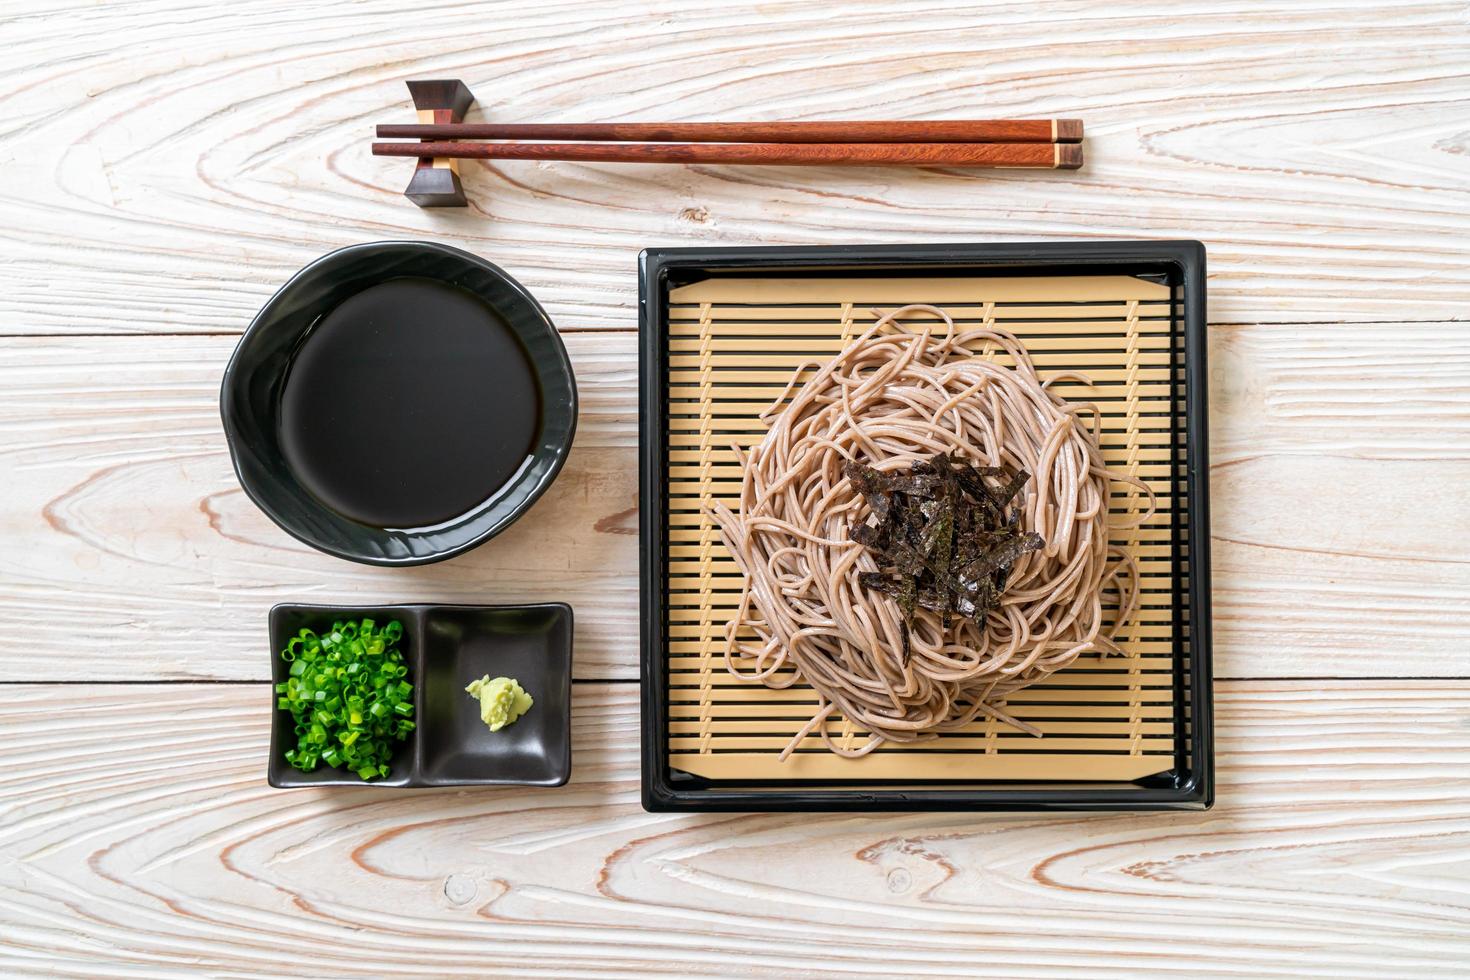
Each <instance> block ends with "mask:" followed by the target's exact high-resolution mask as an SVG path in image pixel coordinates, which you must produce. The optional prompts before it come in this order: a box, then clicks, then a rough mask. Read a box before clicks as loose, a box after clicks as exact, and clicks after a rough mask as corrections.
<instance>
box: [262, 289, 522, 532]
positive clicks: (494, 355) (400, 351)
mask: <svg viewBox="0 0 1470 980" xmlns="http://www.w3.org/2000/svg"><path fill="white" fill-rule="evenodd" d="M540 427H541V394H540V391H539V390H538V388H537V385H536V375H535V372H534V371H533V370H532V367H531V363H530V360H529V359H528V357H527V355H526V351H525V348H524V347H523V346H522V345H521V342H520V341H519V340H518V339H517V337H516V335H515V333H514V332H513V331H512V330H511V329H510V328H509V326H508V325H507V324H506V323H505V321H504V320H503V319H501V318H500V317H499V316H498V315H497V314H496V312H495V311H494V310H492V309H491V308H490V307H489V306H487V305H486V304H485V303H484V302H483V301H482V300H481V299H480V298H479V297H477V296H475V295H473V294H472V293H469V292H467V291H465V290H463V289H459V288H457V287H455V286H452V285H449V284H447V283H443V282H437V281H435V280H432V279H425V278H421V277H411V276H405V277H402V278H398V279H390V280H388V281H387V282H384V283H381V284H380V285H376V286H372V287H370V288H368V289H364V290H363V291H362V292H359V293H357V294H355V295H353V296H350V297H348V298H347V299H346V300H344V301H343V302H342V303H341V304H340V305H338V306H337V307H336V308H335V309H333V310H331V312H329V313H327V314H326V315H325V316H324V317H322V318H321V320H320V321H319V322H318V323H317V324H316V325H314V326H313V327H312V329H311V330H310V332H309V333H308V334H307V335H306V338H305V340H304V341H303V342H302V345H301V347H300V349H299V350H298V351H297V352H296V354H295V356H294V357H293V358H292V359H291V364H290V368H289V369H288V371H287V374H286V379H285V385H284V388H283V390H282V393H281V409H280V439H281V449H282V452H283V453H284V455H285V458H286V462H287V464H288V465H289V466H290V467H291V468H292V470H294V471H295V473H296V476H297V478H298V479H299V480H300V481H301V483H302V485H304V486H305V487H306V489H307V490H308V491H310V492H311V493H312V494H313V495H314V496H315V497H317V498H318V499H319V500H320V501H321V502H322V503H323V504H325V505H326V506H327V507H329V508H331V509H332V510H335V511H336V512H337V513H339V514H342V515H343V516H345V517H348V518H351V519H352V520H354V521H359V522H361V523H363V524H369V525H372V526H375V527H393V528H415V527H428V526H432V525H436V524H441V523H443V522H445V521H448V520H450V519H452V518H454V517H456V516H458V515H460V514H463V513H465V512H467V511H469V510H471V509H472V508H474V507H475V506H477V505H479V504H481V503H482V502H484V501H485V500H486V499H488V498H489V497H490V496H491V495H493V494H494V493H495V491H497V490H499V489H500V488H501V487H504V486H506V485H508V484H509V483H510V482H511V481H512V478H513V477H515V475H516V474H517V473H518V472H519V471H520V470H521V469H523V468H524V467H525V466H526V465H527V463H528V461H529V460H530V458H531V453H532V450H533V448H534V447H535V444H536V440H537V437H538V434H539V431H540Z"/></svg>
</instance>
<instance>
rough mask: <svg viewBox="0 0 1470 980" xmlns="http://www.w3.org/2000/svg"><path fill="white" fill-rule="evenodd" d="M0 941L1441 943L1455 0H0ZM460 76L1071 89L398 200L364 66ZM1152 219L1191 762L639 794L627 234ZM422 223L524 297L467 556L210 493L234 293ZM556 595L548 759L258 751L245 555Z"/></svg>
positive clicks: (1465, 747) (463, 960)
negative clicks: (297, 762)
mask: <svg viewBox="0 0 1470 980" xmlns="http://www.w3.org/2000/svg"><path fill="white" fill-rule="evenodd" d="M0 48H3V51H4V56H3V59H0V79H3V81H4V85H3V87H0V178H3V179H0V199H3V205H0V272H3V280H4V288H3V290H0V335H3V336H0V347H3V354H0V638H3V639H0V682H3V683H0V718H3V726H4V727H3V729H0V736H3V737H0V973H3V974H5V975H16V974H24V973H36V974H74V975H79V976H128V977H133V976H175V975H179V976H182V975H195V974H199V973H204V974H212V975H220V976H244V975H256V974H262V973H286V974H291V973H295V974H298V975H299V974H303V973H305V974H310V975H315V976H339V975H342V976H345V975H349V974H354V973H372V974H375V975H394V976H408V975H429V976H447V975H485V974H488V973H494V972H496V971H497V969H500V968H503V969H507V970H508V969H510V968H511V967H514V968H515V969H516V972H518V973H523V974H525V975H548V976H550V975H555V976H599V977H602V976H619V977H643V976H648V975H652V974H672V975H681V976H687V975H692V974H719V975H741V976H787V975H791V974H802V973H810V974H828V973H832V974H844V975H853V976H858V975H868V976H895V975H914V976H941V975H944V976H962V977H963V976H974V975H978V974H983V973H992V974H1002V975H1026V976H1076V975H1085V976H1094V977H1101V976H1138V975H1140V974H1145V973H1160V974H1168V973H1190V974H1193V975H1216V974H1219V975H1226V974H1229V975H1242V976H1265V975H1276V974H1279V975H1287V976H1308V975H1331V976H1333V977H1382V976H1430V975H1440V976H1443V975H1453V974H1458V975H1462V976H1463V975H1470V858H1467V854H1470V850H1467V849H1470V493H1467V487H1470V334H1467V328H1466V324H1465V322H1464V321H1465V320H1466V319H1467V318H1470V248H1467V245H1470V236H1467V232H1470V5H1467V4H1466V3H1464V2H1425V3H1414V2H1408V3H1394V4H1388V3H1383V2H1381V0H1376V2H1371V3H1368V2H1363V3H1359V2H1349V0H1320V2H1315V3H1297V2H1290V3H1274V2H1269V0H1262V2H1258V3H1254V2H1241V3H1231V2H1225V0H1168V2H1164V0H1143V2H1140V3H1098V2H1093V3H1072V2H1035V0H1028V2H1009V3H996V4H975V3H971V2H963V3H960V2H955V3H946V2H941V0H913V2H908V0H882V2H844V3H836V4H834V3H832V2H830V0H800V2H789V3H766V4H757V5H750V6H745V5H740V4H733V3H718V2H710V3H707V4H695V3H689V2H686V0H670V2H667V3H659V4H656V5H653V4H651V5H647V6H645V5H643V4H640V3H636V2H632V0H620V2H610V0H604V2H600V3H599V2H595V0H534V2H533V0H507V2H503V3H495V4H480V5H473V4H458V3H443V4H436V3H433V2H415V3H409V2H407V0H365V2H357V3H348V2H341V3H336V4H331V3H297V2H290V0H231V2H229V3H221V4H213V5H203V4H195V3H189V2H183V0H150V2H113V3H106V4H93V3H85V2H82V0H47V2H31V0H27V2H21V0H11V2H9V3H4V4H0ZM454 76H458V77H461V78H463V79H465V80H466V81H467V82H468V83H469V84H470V86H471V87H472V88H473V89H474V91H475V93H476V95H477V96H478V97H479V100H480V103H479V106H478V108H477V109H476V110H475V113H473V114H472V116H471V118H472V119H478V118H485V119H498V120H507V121H540V120H547V121H555V120H564V121H576V120H592V121H602V120H609V121H610V120H671V119H740V118H756V119H819V118H841V117H847V118H864V117H869V118H871V117H891V118H958V117H965V116H1080V117H1082V118H1084V119H1085V120H1086V124H1087V135H1088V141H1087V153H1088V162H1087V167H1086V169H1085V170H1083V171H1081V172H1080V173H1039V174H1027V173H1016V172H1008V173H985V172H979V173H966V172H960V171H943V170H925V171H903V170H896V169H866V168H859V169H850V170H841V171H837V170H809V169H801V168H746V169H741V168H736V167H716V166H708V167H687V168H686V167H668V166H611V165H580V166H579V165H573V164H563V163H545V164H533V163H517V162H507V163H491V164H488V165H486V164H482V163H474V164H470V165H468V166H466V168H465V172H466V176H465V183H466V185H467V187H468V190H469V193H470V194H471V196H472V198H473V200H474V202H475V203H474V206H473V207H471V208H469V209H467V210H462V211H432V212H431V211H421V210H419V209H418V208H415V207H413V206H412V205H410V204H409V203H408V202H407V201H405V200H404V199H403V198H402V197H401V196H400V192H401V191H402V189H403V187H404V185H405V184H406V183H407V180H408V176H409V168H410V167H411V164H410V163H409V162H408V161H404V160H388V159H374V158H372V157H370V156H369V154H368V143H369V137H370V133H371V128H370V127H371V124H372V123H374V122H378V121H392V120H398V121H411V111H410V108H409V104H408V101H407V98H406V92H405V89H404V87H403V80H404V79H407V78H413V77H454ZM1129 237H1171V238H1172V237H1186V238H1198V239H1201V240H1203V241H1204V242H1205V243H1206V244H1207V246H1208V248H1209V263H1210V273H1211V280H1210V324H1211V326H1210V332H1211V337H1210V346H1211V349H1210V357H1211V359H1212V367H1211V377H1210V400H1211V406H1210V408H1211V423H1212V424H1211V430H1212V432H1211V436H1212V441H1213V445H1212V454H1211V459H1210V464H1211V467H1210V468H1211V481H1212V490H1213V494H1214V515H1215V516H1214V526H1213V529H1212V530H1213V539H1214V540H1213V547H1214V555H1215V560H1214V583H1215V587H1214V602H1215V612H1216V617H1217V618H1216V623H1217V627H1216V633H1215V642H1216V664H1217V675H1216V676H1217V681H1216V706H1217V711H1218V718H1219V721H1218V736H1219V755H1218V763H1219V802H1218V804H1217V806H1216V807H1215V809H1214V810H1213V811H1211V812H1209V813H1170V814H1158V815H1106V814H1103V815H1089V814H1077V815H1075V816H1070V817H1057V816H1019V817H1007V816H967V815H939V816H933V815H927V816H926V815H917V816H895V815H882V816H873V817H852V816H833V817H823V816H783V815H770V816H763V815H743V816H742V815H736V816H732V815H708V816H673V815H650V814H647V813H644V812H643V810H642V808H641V807H640V805H639V801H638V760H637V754H636V750H637V743H638V711H637V680H636V677H637V670H636V656H637V620H636V609H637V585H636V579H635V573H636V567H637V556H636V543H637V519H636V516H635V506H636V485H635V469H634V458H635V453H636V448H637V435H636V397H635V383H636V373H637V369H636V363H635V356H634V347H635V339H636V332H635V331H636V314H637V306H636V298H635V281H636V275H635V259H636V255H637V253H638V250H639V249H640V248H643V247H645V246H651V245H699V244H722V245H747V244H749V245H755V244H778V243H854V242H941V241H1004V240H1027V239H1030V240H1039V239H1074V240H1075V239H1107V238H1129ZM394 238H409V239H416V238H426V239H433V240H437V241H443V242H448V243H450V244H453V245H457V246H459V247H462V248H466V249H469V250H471V251H473V252H476V253H478V254H480V255H483V256H485V257H487V258H489V259H491V260H493V261H495V262H497V263H499V264H500V265H501V266H503V267H504V268H505V269H507V270H508V271H509V272H510V273H511V274H512V275H514V276H516V277H517V278H519V279H520V280H521V281H522V282H524V283H525V284H526V286H527V287H529V288H530V289H531V291H532V292H534V293H535V295H536V296H537V297H538V298H539V299H540V300H541V301H542V302H543V303H544V304H545V305H546V307H547V308H548V310H549V311H550V313H551V315H552V317H553V319H554V320H555V321H556V323H557V324H558V326H559V327H560V328H561V330H562V331H563V332H564V334H565V337H566V342H567V345H568V347H569V349H570V351H571V355H572V358H573V361H574V364H575V369H576V373H577V378H578V381H579V383H580V387H581V393H582V404H583V414H582V418H581V425H580V428H579V430H578V433H577V442H576V447H575V449H574V451H573V454H572V457H571V460H570V462H569V463H568V464H567V467H566V469H565V471H564V472H563V474H562V476H561V478H560V479H559V480H558V482H557V483H556V485H555V486H554V487H553V488H552V489H551V491H550V492H549V493H548V494H547V495H546V497H545V498H543V500H542V501H541V503H539V504H538V505H537V506H536V507H535V509H534V510H533V511H532V512H531V513H530V514H528V515H527V516H526V518H525V519H524V520H522V521H521V522H520V523H519V524H518V525H517V526H516V527H514V528H513V529H511V530H510V531H509V532H507V533H506V534H504V535H503V536H501V537H500V538H498V539H496V540H495V541H493V542H491V543H490V544H488V545H486V546H485V547H483V548H480V549H479V550H478V551H476V552H474V553H472V554H470V555H468V556H466V557H463V558H461V559H458V560H455V561H451V562H447V563H444V564H441V565H437V566H433V567H429V568H421V569H403V570H391V569H377V568H367V567H361V566H354V565H350V564H347V563H344V562H341V561H336V560H334V559H331V558H327V557H325V556H322V555H319V554H316V553H314V552H312V551H310V550H308V549H306V548H305V547H304V546H302V545H300V544H297V543H296V542H294V541H293V540H291V539H290V538H288V537H287V536H286V535H285V534H284V533H282V532H281V531H279V530H278V529H277V528H276V527H275V526H274V525H272V524H271V523H270V522H269V521H268V520H266V518H265V517H263V516H262V515H261V514H260V513H259V512H258V511H257V510H256V509H255V508H254V507H253V506H252V505H251V504H250V503H249V501H247V500H246V499H245V497H244V496H243V494H242V492H241V491H240V488H239V486H238V485H237V483H236V481H235V478H234V475H233V473H232V472H231V469H230V463H229V458H228V456H227V453H226V450H225V443H224V438H223V434H222V432H221V430H220V423H219V418H218V412H217V397H218V385H219V381H220V375H221V372H222V369H223V367H224V364H225V361H226V359H227V358H228V356H229V354H230V351H231V349H232V347H233V345H234V343H235V340H236V337H237V335H238V334H239V333H240V331H241V329H242V328H243V327H244V326H245V325H246V324H247V323H248V322H249V320H250V318H251V316H252V315H253V313H254V312H255V310H256V309H257V308H258V307H259V306H260V305H261V303H263V302H264V300H265V299H266V298H267V297H268V296H269V295H270V294H271V292H272V291H273V290H274V289H275V288H276V287H277V286H278V285H279V284H280V283H281V282H282V281H284V280H285V279H286V278H287V277H288V276H289V275H290V274H291V273H292V272H293V271H294V270H295V269H297V268H298V267H299V266H301V265H303V264H304V263H306V262H308V261H310V260H311V259H313V258H315V257H316V256H318V255H320V254H322V253H323V252H325V251H328V250H330V249H333V248H336V247H339V246H342V245H347V244H350V243H354V242H362V241H371V240H376V239H394ZM339 599H350V600H352V601H378V600H404V601H410V600H423V601H428V600H450V601H466V602H503V601H518V600H529V599H563V600H566V601H569V602H570V603H572V605H573V606H574V607H575V608H576V613H577V634H576V681H577V683H576V688H575V691H576V696H575V715H574V728H575V749H574V752H575V758H574V768H575V774H574V776H573V779H572V782H571V784H570V785H569V786H567V787H565V788H563V789H558V790H550V791H547V790H540V791H493V790H492V791H470V792H436V791H429V792H421V793H408V792H391V791H380V790H371V789H347V790H345V791H334V792H319V791H303V792H292V793H286V792H280V791H275V790H271V789H269V788H267V787H266V785H265V782H264V770H265V762H266V729H267V720H268V719H267V717H266V712H265V710H264V701H265V699H266V690H265V686H264V683H263V679H264V678H265V677H266V676H267V671H268V663H269V661H268V657H269V651H268V649H267V645H266V639H265V615H266V610H267V609H268V608H269V607H270V606H271V605H272V604H273V603H276V602H285V601H315V602H330V601H334V600H339Z"/></svg>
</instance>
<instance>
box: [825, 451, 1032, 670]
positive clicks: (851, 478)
mask: <svg viewBox="0 0 1470 980" xmlns="http://www.w3.org/2000/svg"><path fill="white" fill-rule="evenodd" d="M842 471H843V475H845V476H846V477H847V480H848V483H850V484H851V485H852V488H853V489H854V490H856V491H857V492H858V493H860V494H862V496H863V499H864V500H865V501H867V504H868V510H869V511H870V513H871V515H872V517H873V519H874V521H875V522H876V523H872V524H857V525H854V526H853V527H852V528H851V529H850V530H849V531H848V536H849V537H850V538H851V539H852V540H853V541H856V542H857V543H858V544H861V545H862V546H863V547H865V548H867V549H868V551H869V552H871V553H872V555H873V560H874V561H875V562H876V563H877V564H878V567H879V569H880V571H877V572H864V573H863V574H862V575H860V576H859V577H858V581H859V582H860V583H861V584H862V586H863V587H864V588H867V589H871V590H873V591H874V592H881V593H883V594H884V595H888V596H891V597H892V598H893V600H894V601H895V602H896V603H897V604H898V608H899V611H900V612H902V613H903V621H904V634H903V662H904V664H905V665H906V664H907V663H908V661H909V657H910V640H909V635H910V632H911V631H912V629H913V621H914V611H915V610H916V609H928V610H930V611H932V612H937V613H939V614H941V616H942V617H943V621H944V625H945V627H946V628H948V627H949V626H950V625H951V623H952V622H953V620H952V618H951V617H954V616H959V617H960V618H962V619H969V620H973V621H974V622H975V624H976V625H977V626H981V627H983V626H984V624H985V617H986V616H987V615H989V613H990V611H991V610H992V609H994V608H995V606H996V604H997V603H998V602H999V601H1000V594H1001V593H1002V592H1004V591H1005V587H1006V579H1007V578H1008V577H1009V576H1010V571H1011V565H1012V564H1013V563H1014V562H1015V561H1016V559H1017V558H1020V557H1021V556H1022V555H1024V554H1026V553H1027V552H1029V551H1036V550H1038V549H1040V548H1041V547H1042V545H1043V544H1044V543H1045V542H1044V541H1043V540H1042V538H1041V535H1039V534H1037V533H1036V532H1034V531H1027V532H1023V531H1022V530H1021V498H1020V496H1019V495H1020V493H1021V490H1022V488H1023V487H1024V486H1025V485H1026V481H1027V480H1029V479H1031V475H1030V474H1029V473H1027V472H1026V471H1025V470H1019V471H1017V470H1012V469H1011V468H1010V467H1007V466H975V465H973V464H971V463H969V462H968V461H966V460H965V459H964V458H963V457H961V456H959V455H957V454H950V453H939V454H938V455H936V456H934V457H932V458H931V459H928V460H918V461H916V462H914V463H912V464H911V465H910V466H909V469H908V472H906V473H898V472H895V473H880V472H878V471H877V470H875V469H873V468H872V467H871V466H864V465H863V464H861V463H859V462H857V461H855V460H848V461H847V462H846V463H845V464H844V465H843V470H842Z"/></svg>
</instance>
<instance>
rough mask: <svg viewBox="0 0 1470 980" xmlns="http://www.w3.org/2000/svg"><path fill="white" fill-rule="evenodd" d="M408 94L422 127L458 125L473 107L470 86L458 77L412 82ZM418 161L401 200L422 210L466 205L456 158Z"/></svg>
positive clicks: (440, 157) (423, 157)
mask: <svg viewBox="0 0 1470 980" xmlns="http://www.w3.org/2000/svg"><path fill="white" fill-rule="evenodd" d="M408 94H409V95H410V96H411V97H412V98H413V107H414V108H415V109H417V110H418V116H419V122H420V123H423V124H437V125H446V124H452V123H458V122H460V121H461V120H463V119H464V114H465V112H466V111H468V110H469V107H470V106H472V105H474V104H475V97H474V95H473V94H471V92H470V90H469V87H468V86H467V85H465V83H464V82H462V81H460V80H459V79H457V78H448V79H437V80H429V81H412V82H409V83H408ZM418 161H419V162H418V166H417V167H415V168H414V171H413V177H412V178H411V179H410V180H409V182H408V188H407V189H406V190H404V192H403V196H404V197H406V198H408V199H409V200H410V201H412V202H413V203H415V204H417V205H418V206H419V207H421V208H462V207H464V206H466V205H467V204H468V203H469V201H468V200H466V198H465V196H464V187H463V185H461V184H460V182H459V161H458V160H457V159H455V158H453V157H448V156H438V157H435V156H422V155H420V156H419V158H418Z"/></svg>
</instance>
